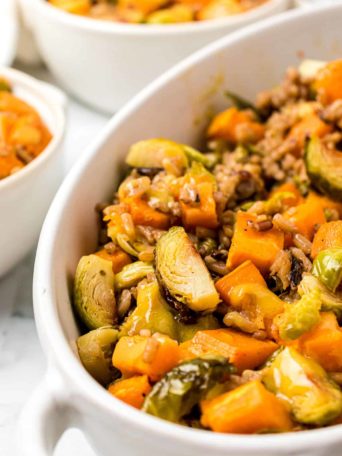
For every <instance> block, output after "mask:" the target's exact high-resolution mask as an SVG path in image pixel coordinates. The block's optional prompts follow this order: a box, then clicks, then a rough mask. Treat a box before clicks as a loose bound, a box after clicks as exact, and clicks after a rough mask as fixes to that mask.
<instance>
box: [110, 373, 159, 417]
mask: <svg viewBox="0 0 342 456" xmlns="http://www.w3.org/2000/svg"><path fill="white" fill-rule="evenodd" d="M151 389H152V387H151V385H150V383H149V381H148V377H147V375H135V376H134V377H130V378H124V379H120V380H118V381H116V382H114V383H112V384H111V385H109V387H108V391H109V392H110V394H112V395H113V396H115V397H116V398H117V399H120V400H121V401H123V402H126V404H129V405H131V406H132V407H135V408H137V409H140V408H141V407H142V405H143V403H144V400H145V397H146V396H147V395H148V393H149V392H150V391H151Z"/></svg>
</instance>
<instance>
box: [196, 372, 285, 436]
mask: <svg viewBox="0 0 342 456" xmlns="http://www.w3.org/2000/svg"><path fill="white" fill-rule="evenodd" d="M201 409H202V412H203V414H202V417H201V423H202V425H203V426H205V427H208V428H210V429H212V430H213V431H214V432H227V433H233V434H234V433H236V434H254V433H262V432H271V431H273V432H284V431H288V430H290V429H291V427H292V423H291V419H290V415H289V412H288V411H287V409H286V407H285V405H284V404H283V403H282V402H281V401H280V400H279V399H278V398H277V397H276V396H275V395H274V394H272V393H270V392H269V391H267V390H266V388H265V387H264V386H263V385H262V384H261V383H260V382H259V381H257V380H255V381H252V382H248V383H246V384H244V385H241V386H239V387H238V388H235V389H234V390H232V391H229V392H228V393H224V394H222V395H220V396H217V397H216V398H214V399H212V400H207V401H203V402H202V403H201Z"/></svg>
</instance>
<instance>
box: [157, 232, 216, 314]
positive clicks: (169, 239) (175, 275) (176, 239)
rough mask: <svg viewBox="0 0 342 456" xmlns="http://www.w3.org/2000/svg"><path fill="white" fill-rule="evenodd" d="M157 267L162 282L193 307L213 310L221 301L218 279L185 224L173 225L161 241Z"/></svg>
mask: <svg viewBox="0 0 342 456" xmlns="http://www.w3.org/2000/svg"><path fill="white" fill-rule="evenodd" d="M155 260H156V270H157V274H158V278H159V282H160V284H161V285H162V286H163V287H165V289H166V290H167V292H168V293H169V294H170V295H171V296H172V297H173V298H174V299H175V300H177V301H180V302H181V303H183V304H185V305H186V306H188V307H189V308H190V309H192V310H194V311H197V312H200V311H210V310H211V311H213V310H214V309H215V308H216V306H217V304H218V303H219V301H220V298H219V295H218V293H217V291H216V289H215V285H214V282H213V280H212V278H211V277H210V274H209V272H208V269H207V268H206V266H205V264H204V262H203V260H202V258H201V257H200V255H199V253H198V252H197V250H196V248H195V246H194V245H193V243H192V242H191V240H190V239H189V237H188V236H187V234H186V232H185V230H184V228H182V227H180V226H176V227H173V228H171V229H170V230H169V231H168V232H167V233H166V234H164V235H163V236H162V237H161V238H160V239H159V241H158V242H157V247H156V258H155Z"/></svg>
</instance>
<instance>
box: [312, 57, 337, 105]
mask: <svg viewBox="0 0 342 456" xmlns="http://www.w3.org/2000/svg"><path fill="white" fill-rule="evenodd" d="M341 78H342V60H334V61H332V62H329V63H328V64H326V65H325V66H324V67H323V68H321V69H319V71H318V72H317V75H316V80H315V81H314V83H313V88H314V89H315V90H316V91H317V92H318V94H319V95H320V97H321V99H322V101H323V102H324V103H326V104H328V103H332V102H334V101H336V100H339V99H340V98H342V88H341Z"/></svg>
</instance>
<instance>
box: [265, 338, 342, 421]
mask: <svg viewBox="0 0 342 456" xmlns="http://www.w3.org/2000/svg"><path fill="white" fill-rule="evenodd" d="M263 382H264V384H265V386H266V388H267V389H269V390H270V391H272V392H274V393H276V394H277V395H279V397H281V398H283V399H286V400H288V402H289V404H290V406H291V411H292V414H293V416H294V418H295V419H296V421H298V422H299V423H303V424H309V425H318V426H324V425H326V424H329V423H330V422H331V421H333V420H334V419H335V418H337V417H338V416H339V415H340V414H341V412H342V394H341V391H340V389H339V388H338V386H337V385H336V384H335V383H334V382H333V381H331V380H330V379H329V377H328V375H327V374H326V372H325V371H324V369H323V368H322V367H321V366H320V365H319V364H317V363H316V361H314V360H312V359H309V358H305V357H304V356H302V355H301V354H300V353H298V351H297V350H295V349H294V348H289V347H286V348H285V349H284V350H282V351H281V352H280V353H279V354H278V356H277V357H276V358H275V360H274V361H273V362H272V364H271V366H270V367H268V368H267V369H265V370H264V375H263Z"/></svg>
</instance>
